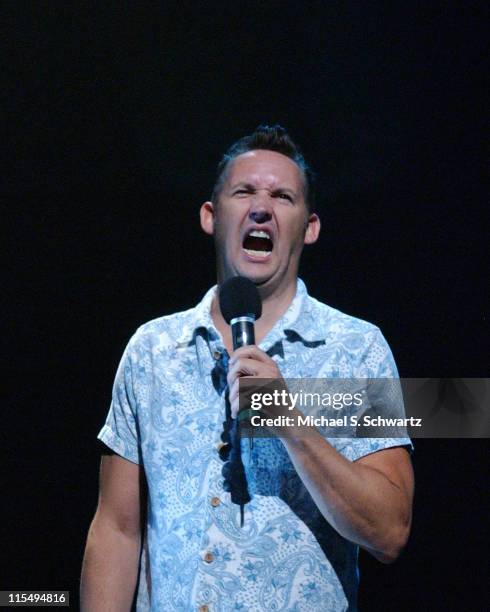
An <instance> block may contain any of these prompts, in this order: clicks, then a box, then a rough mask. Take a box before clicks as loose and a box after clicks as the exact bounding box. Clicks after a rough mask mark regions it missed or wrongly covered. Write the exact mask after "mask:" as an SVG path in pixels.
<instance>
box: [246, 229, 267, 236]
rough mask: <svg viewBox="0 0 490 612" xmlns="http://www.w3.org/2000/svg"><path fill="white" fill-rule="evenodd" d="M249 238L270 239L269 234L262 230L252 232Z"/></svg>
mask: <svg viewBox="0 0 490 612" xmlns="http://www.w3.org/2000/svg"><path fill="white" fill-rule="evenodd" d="M249 236H254V237H255V238H270V236H269V234H268V233H267V232H264V231H263V230H252V231H251V232H250V234H249Z"/></svg>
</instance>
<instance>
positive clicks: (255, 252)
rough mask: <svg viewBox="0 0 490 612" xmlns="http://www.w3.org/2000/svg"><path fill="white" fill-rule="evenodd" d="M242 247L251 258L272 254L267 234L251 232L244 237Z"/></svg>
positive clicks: (271, 244)
mask: <svg viewBox="0 0 490 612" xmlns="http://www.w3.org/2000/svg"><path fill="white" fill-rule="evenodd" d="M242 247H243V250H244V251H245V252H246V253H247V254H248V255H251V256H252V257H267V256H268V255H270V254H271V253H272V249H273V248H274V244H273V242H272V240H271V238H270V236H269V234H268V233H267V232H265V231H263V230H252V231H251V232H250V233H249V234H247V235H246V236H245V240H244V241H243V244H242Z"/></svg>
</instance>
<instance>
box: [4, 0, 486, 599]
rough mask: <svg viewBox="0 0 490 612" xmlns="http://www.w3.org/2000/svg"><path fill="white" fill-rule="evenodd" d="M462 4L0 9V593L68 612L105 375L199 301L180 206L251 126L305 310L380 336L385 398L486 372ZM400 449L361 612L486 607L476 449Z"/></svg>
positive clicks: (470, 37) (202, 249)
mask: <svg viewBox="0 0 490 612" xmlns="http://www.w3.org/2000/svg"><path fill="white" fill-rule="evenodd" d="M483 6H484V3H483V2H482V3H475V2H465V3H456V2H408V3H405V2H395V3H381V2H375V3H368V2H365V3H364V2H362V3H361V2H360V3H357V2H318V1H312V2H290V1H283V2H275V1H271V2H256V1H249V2H240V3H236V5H235V4H234V3H233V4H232V3H221V2H186V1H179V2H168V3H157V2H152V3H141V2H127V3H125V2H117V3H105V2H102V3H97V4H95V3H94V4H89V3H85V2H84V3H81V2H80V3H65V2H55V1H51V2H27V3H26V2H4V3H2V13H3V19H2V21H3V23H4V27H5V35H4V36H2V40H3V45H4V49H3V51H2V57H3V63H4V67H3V68H2V74H3V80H4V83H3V87H2V107H3V110H4V116H5V117H6V122H5V127H4V130H3V134H4V135H3V136H2V140H3V141H4V143H6V144H7V155H6V157H5V161H4V163H3V169H2V172H1V175H2V194H3V196H4V201H5V203H6V207H5V211H6V214H5V215H4V218H5V220H6V222H5V224H4V227H5V235H6V245H7V251H6V254H5V256H4V258H3V262H4V266H3V268H4V275H5V276H6V279H5V284H4V289H3V291H2V294H3V297H4V299H5V300H6V307H5V309H4V312H5V313H6V316H5V317H3V320H4V323H5V322H6V323H7V324H6V325H5V328H4V331H3V333H2V337H3V340H4V342H5V346H6V357H7V359H6V363H5V367H4V372H5V374H4V375H5V379H6V381H7V383H8V390H9V391H8V395H7V398H6V399H5V400H4V402H2V408H3V415H2V427H1V432H0V440H1V445H2V451H3V452H4V454H5V460H4V461H3V462H2V468H1V473H0V474H1V478H2V482H3V484H2V517H1V523H0V526H1V529H2V530H3V531H4V533H3V534H2V538H1V539H2V547H1V551H0V555H1V560H0V562H1V566H0V578H1V581H0V589H13V588H17V589H31V590H32V589H37V588H45V589H48V588H49V589H69V590H70V591H71V594H72V599H73V600H74V601H75V599H76V597H77V590H78V579H79V578H78V577H79V571H80V565H81V559H82V554H83V546H84V540H85V537H86V532H87V529H88V526H89V523H90V520H91V518H92V515H93V512H94V510H95V505H96V500H97V469H98V461H99V459H98V455H97V450H96V445H95V437H96V434H97V432H98V430H99V429H100V427H101V425H102V424H103V422H104V419H105V416H106V412H107V408H108V404H109V399H110V390H111V386H112V381H113V376H114V373H115V369H116V367H117V363H118V361H119V358H120V356H121V354H122V351H123V348H124V346H125V344H126V342H127V340H128V338H129V337H130V335H131V334H132V333H133V332H134V330H135V329H136V327H137V326H139V325H140V324H141V323H142V322H144V321H146V320H149V319H151V318H154V317H156V316H160V315H162V314H167V313H170V312H173V311H176V310H182V309H184V308H188V307H190V306H192V305H194V304H195V303H196V302H197V301H198V300H199V299H200V298H201V296H202V295H203V293H204V292H205V291H206V290H207V289H208V287H209V286H210V285H211V284H213V283H214V253H213V246H212V243H211V241H210V239H209V238H208V237H206V236H204V234H202V233H201V232H200V229H199V225H198V209H199V206H200V204H201V203H202V202H203V201H204V200H205V199H207V197H208V196H209V194H210V191H211V187H212V183H213V176H214V169H215V165H216V163H217V161H218V159H219V158H220V156H221V154H222V153H223V151H224V150H225V149H226V148H227V147H228V145H229V144H231V142H233V141H234V140H236V139H237V138H238V137H240V136H242V135H243V134H245V133H249V132H250V131H252V130H253V129H254V128H255V127H256V125H258V124H259V123H276V122H278V123H281V124H283V125H285V126H286V127H287V128H288V129H289V131H290V132H291V134H292V135H293V137H295V138H296V139H297V141H298V142H299V143H300V144H301V145H302V148H303V151H304V153H305V156H306V157H307V159H308V160H309V161H310V163H311V165H312V166H313V168H314V169H315V170H316V171H317V173H318V175H319V179H320V181H321V184H322V199H323V205H324V208H323V213H322V221H323V231H322V237H321V240H320V242H319V243H318V244H317V245H315V246H314V247H311V248H310V249H309V250H308V251H307V252H306V253H305V257H304V260H303V268H302V278H303V279H304V280H305V282H306V283H307V286H308V288H309V291H310V293H312V294H313V295H314V296H315V297H317V298H319V299H320V300H322V301H324V302H327V303H328V304H330V305H332V306H334V307H336V308H339V309H341V310H344V311H346V312H348V313H349V314H352V315H355V316H358V317H361V318H363V319H367V320H369V321H372V322H374V323H376V324H377V325H379V327H380V328H381V329H382V331H383V333H384V334H385V336H386V338H387V339H388V341H389V343H390V345H391V347H392V350H393V352H394V354H395V357H396V360H397V363H398V367H399V371H400V374H401V375H403V376H467V377H471V376H485V375H488V360H487V357H488V340H487V338H488V308H487V307H486V306H487V303H486V300H487V293H486V291H487V281H488V268H487V265H486V262H485V255H486V242H485V240H484V238H485V230H484V226H483V224H482V222H483V218H484V205H485V200H484V190H483V183H482V180H481V178H480V177H481V174H482V166H483V155H482V151H483V148H482V139H483V126H484V121H483V114H484V104H483V98H482V96H481V94H482V93H483V88H484V82H483V75H484V74H485V70H484V61H485V59H486V56H487V55H488V47H487V45H486V44H485V43H484V40H485V37H484V35H483V34H484V31H485V23H484V21H485V19H484V18H485V16H486V15H485V11H484V10H483ZM415 448H416V451H415V455H414V466H415V472H416V480H417V485H416V498H415V514H414V524H413V533H412V536H411V540H410V542H409V545H408V547H407V549H406V551H405V553H404V554H403V556H402V557H401V558H400V560H399V561H398V562H397V563H396V564H395V565H393V566H383V565H381V564H378V563H377V562H376V561H374V560H372V559H371V558H369V557H368V555H364V553H362V558H361V572H362V573H361V592H360V607H361V610H380V609H386V610H395V609H397V610H414V609H420V610H429V609H437V610H438V609H441V610H442V609H444V610H480V609H484V607H485V604H486V602H487V598H486V596H485V595H486V593H485V591H486V578H487V573H486V569H487V567H488V564H487V563H486V557H487V554H486V543H487V542H488V538H487V536H488V516H489V514H488V505H487V501H488V495H487V488H488V478H487V468H486V466H487V464H488V458H487V457H488V444H487V442H486V441H482V440H461V441H456V440H453V441H449V440H422V441H416V443H415ZM73 607H75V606H73Z"/></svg>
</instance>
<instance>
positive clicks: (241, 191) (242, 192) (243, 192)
mask: <svg viewBox="0 0 490 612" xmlns="http://www.w3.org/2000/svg"><path fill="white" fill-rule="evenodd" d="M250 193H252V190H251V189H237V190H236V191H234V192H233V195H248V194H250Z"/></svg>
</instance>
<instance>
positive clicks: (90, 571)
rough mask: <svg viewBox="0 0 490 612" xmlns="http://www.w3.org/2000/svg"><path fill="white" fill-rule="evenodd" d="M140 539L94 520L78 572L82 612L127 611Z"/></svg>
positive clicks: (105, 522) (130, 602)
mask: <svg viewBox="0 0 490 612" xmlns="http://www.w3.org/2000/svg"><path fill="white" fill-rule="evenodd" d="M140 546H141V538H140V535H139V534H127V533H124V532H122V531H120V530H118V529H116V528H114V526H113V525H112V524H111V523H110V522H109V521H104V520H103V519H102V518H100V517H98V516H97V515H96V517H95V518H94V520H93V522H92V525H91V527H90V530H89V534H88V538H87V545H86V548H85V555H84V560H83V568H82V579H81V589H80V604H81V610H82V612H98V611H99V610H100V611H101V612H102V611H103V612H123V611H126V610H130V609H131V604H132V601H133V597H134V592H135V588H136V582H137V578H138V565H139V555H140Z"/></svg>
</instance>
